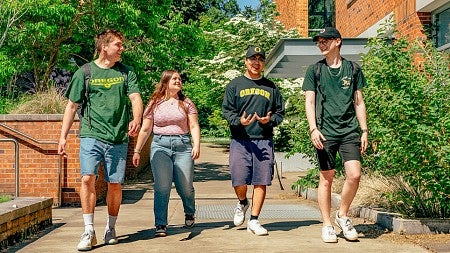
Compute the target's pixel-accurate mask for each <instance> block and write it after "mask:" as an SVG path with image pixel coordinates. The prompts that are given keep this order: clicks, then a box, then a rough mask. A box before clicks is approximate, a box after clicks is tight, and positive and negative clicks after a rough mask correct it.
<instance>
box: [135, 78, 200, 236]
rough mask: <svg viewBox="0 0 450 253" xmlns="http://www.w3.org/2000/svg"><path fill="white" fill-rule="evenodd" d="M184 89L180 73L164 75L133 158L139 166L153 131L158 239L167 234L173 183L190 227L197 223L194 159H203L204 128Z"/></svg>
mask: <svg viewBox="0 0 450 253" xmlns="http://www.w3.org/2000/svg"><path fill="white" fill-rule="evenodd" d="M181 88H182V82H181V77H180V74H179V73H178V72H177V71H174V70H166V71H164V72H163V73H162V75H161V80H160V81H159V83H158V85H157V86H156V89H155V91H154V92H153V94H152V96H151V97H150V101H149V103H148V105H147V107H146V109H145V112H144V120H143V123H142V128H141V131H140V132H139V135H138V139H137V141H136V149H135V150H134V155H133V164H134V166H138V165H139V162H140V159H141V156H140V153H141V149H142V147H143V146H144V144H145V142H146V141H147V139H148V138H149V136H150V134H151V133H152V132H153V134H154V135H153V140H152V143H151V148H150V164H151V168H152V172H153V178H154V181H155V186H154V190H155V198H154V209H153V211H154V214H155V225H156V230H155V236H156V237H164V236H166V235H167V224H168V221H167V213H168V205H169V198H170V191H171V189H172V181H173V182H174V184H175V188H176V189H177V192H178V194H179V195H180V197H181V200H182V202H183V207H184V213H185V225H186V227H188V228H191V227H193V226H194V223H195V190H194V160H195V159H197V158H198V157H199V156H200V127H199V124H198V112H197V108H196V107H195V105H194V103H193V102H192V101H191V100H190V99H189V98H187V97H186V96H185V95H184V94H183V92H182V90H181ZM189 133H190V134H189Z"/></svg>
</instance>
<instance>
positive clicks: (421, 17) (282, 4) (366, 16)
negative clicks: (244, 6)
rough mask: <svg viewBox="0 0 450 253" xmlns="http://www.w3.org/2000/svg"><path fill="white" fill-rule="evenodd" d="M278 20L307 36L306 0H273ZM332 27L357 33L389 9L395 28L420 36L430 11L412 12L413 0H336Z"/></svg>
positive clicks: (344, 31) (364, 29)
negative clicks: (396, 25)
mask: <svg viewBox="0 0 450 253" xmlns="http://www.w3.org/2000/svg"><path fill="white" fill-rule="evenodd" d="M275 3H276V6H277V11H278V12H279V13H280V16H279V17H278V18H277V19H278V20H280V21H281V22H282V23H283V25H284V26H285V27H286V28H297V30H298V32H299V34H300V35H301V36H302V37H308V1H307V0H275ZM335 4H336V27H337V28H338V29H339V31H340V32H341V34H342V36H343V37H349V38H351V37H357V36H358V35H359V34H361V33H363V32H364V31H366V30H367V29H368V28H370V27H371V26H372V25H374V24H376V23H377V22H378V21H379V20H381V19H382V18H384V17H386V16H388V15H389V14H390V13H393V14H394V21H395V22H396V23H397V24H398V30H399V32H400V33H402V34H404V35H408V36H410V38H411V39H415V38H418V37H421V38H424V37H426V36H425V30H424V28H425V29H426V28H427V27H429V26H430V25H431V13H423V12H422V13H416V12H415V10H416V0H352V1H350V0H336V1H335Z"/></svg>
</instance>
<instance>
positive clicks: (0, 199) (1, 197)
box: [0, 195, 12, 203]
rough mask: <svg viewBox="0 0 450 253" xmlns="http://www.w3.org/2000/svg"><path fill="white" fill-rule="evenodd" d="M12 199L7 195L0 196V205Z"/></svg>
mask: <svg viewBox="0 0 450 253" xmlns="http://www.w3.org/2000/svg"><path fill="white" fill-rule="evenodd" d="M11 199H12V197H11V196H9V195H0V203H3V202H7V201H10V200H11Z"/></svg>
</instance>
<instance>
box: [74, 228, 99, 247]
mask: <svg viewBox="0 0 450 253" xmlns="http://www.w3.org/2000/svg"><path fill="white" fill-rule="evenodd" d="M96 244H97V237H95V231H94V232H93V233H87V232H84V233H83V234H82V235H81V238H80V242H79V243H78V246H77V249H78V250H79V251H88V250H91V249H92V246H94V245H96Z"/></svg>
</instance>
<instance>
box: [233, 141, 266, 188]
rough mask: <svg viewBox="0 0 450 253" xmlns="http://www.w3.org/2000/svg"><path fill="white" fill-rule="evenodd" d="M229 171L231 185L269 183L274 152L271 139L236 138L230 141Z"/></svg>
mask: <svg viewBox="0 0 450 253" xmlns="http://www.w3.org/2000/svg"><path fill="white" fill-rule="evenodd" d="M229 163H230V172H231V183H232V185H233V187H235V186H240V185H250V184H251V185H271V184H272V178H273V167H274V153H273V141H272V140H236V139H231V142H230V161H229Z"/></svg>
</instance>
